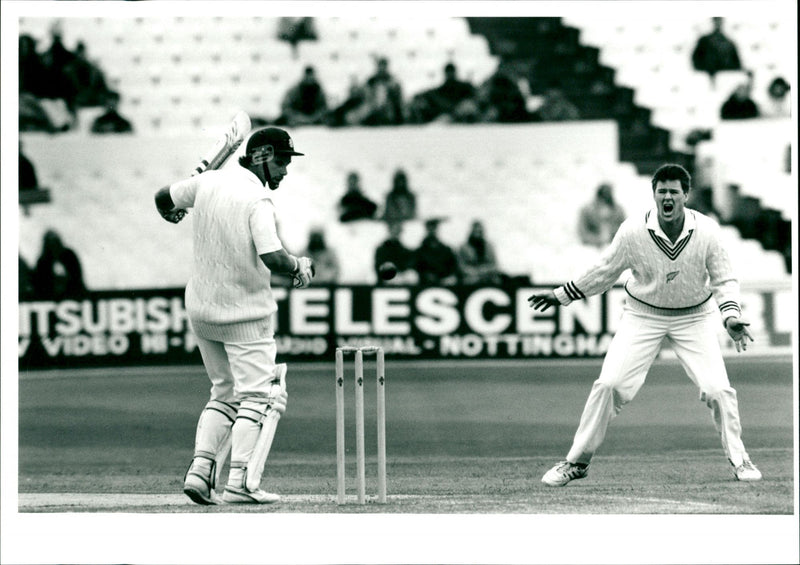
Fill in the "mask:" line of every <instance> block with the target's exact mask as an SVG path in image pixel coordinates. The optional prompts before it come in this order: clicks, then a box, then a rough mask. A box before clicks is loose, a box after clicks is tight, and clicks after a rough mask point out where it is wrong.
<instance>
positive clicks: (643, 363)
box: [567, 306, 748, 466]
mask: <svg viewBox="0 0 800 565" xmlns="http://www.w3.org/2000/svg"><path fill="white" fill-rule="evenodd" d="M719 323H720V322H719V317H718V316H716V315H715V314H714V313H711V314H709V313H700V314H690V315H683V316H660V315H653V314H648V313H642V312H638V311H635V310H632V309H631V308H630V307H629V306H626V308H625V310H624V312H623V315H622V319H621V321H620V325H619V328H618V331H617V333H616V334H615V336H614V339H612V340H611V344H610V346H609V349H608V352H607V353H606V357H605V360H604V361H603V368H602V370H601V372H600V377H599V378H598V379H597V380H596V381H595V382H594V385H593V386H592V391H591V393H590V394H589V398H588V399H587V401H586V406H585V407H584V409H583V414H582V416H581V421H580V424H579V426H578V430H577V432H576V433H575V438H574V440H573V444H572V448H571V449H570V450H569V453H568V454H567V460H568V461H572V462H573V463H589V461H590V460H591V458H592V456H593V455H594V453H595V451H596V450H597V448H598V447H600V444H601V443H602V442H603V439H604V438H605V434H606V430H607V429H608V425H609V423H610V422H611V419H612V418H614V417H615V416H616V415H617V414H619V412H620V411H621V410H622V407H623V406H624V405H625V404H627V403H628V402H630V401H631V400H633V398H634V396H636V393H637V392H638V391H639V389H640V388H641V386H642V385H643V384H644V381H645V377H646V376H647V372H648V370H649V369H650V366H651V365H652V364H653V361H654V360H655V358H656V355H658V352H659V350H660V348H661V345H662V342H663V341H664V340H667V341H668V342H669V343H670V344H671V345H672V347H673V349H674V351H675V353H676V354H677V357H678V359H679V360H680V363H681V365H682V366H683V368H684V370H685V371H686V374H687V375H688V376H689V378H690V379H691V380H692V382H694V384H695V385H696V386H697V387H698V389H699V390H700V400H702V401H704V402H706V404H707V405H708V407H709V408H710V409H711V415H712V420H713V422H714V425H715V427H716V428H717V431H718V432H719V434H720V438H721V440H722V446H723V449H724V450H725V454H726V456H727V457H728V459H729V460H730V461H731V463H733V464H734V465H736V466H738V465H739V464H741V462H742V461H743V460H744V459H747V458H748V456H747V452H746V451H745V448H744V445H743V443H742V440H741V425H740V420H739V407H738V402H737V399H736V391H735V390H734V389H733V388H731V386H730V382H729V381H728V374H727V371H726V370H725V364H724V362H723V360H722V351H721V350H720V346H719V338H718V336H717V332H718V329H719Z"/></svg>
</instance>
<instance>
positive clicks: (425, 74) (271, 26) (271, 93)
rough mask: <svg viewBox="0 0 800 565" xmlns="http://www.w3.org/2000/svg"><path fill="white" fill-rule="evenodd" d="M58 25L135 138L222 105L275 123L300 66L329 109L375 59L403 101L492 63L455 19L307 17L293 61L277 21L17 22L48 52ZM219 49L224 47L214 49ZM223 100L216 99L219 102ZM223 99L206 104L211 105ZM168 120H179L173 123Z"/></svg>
mask: <svg viewBox="0 0 800 565" xmlns="http://www.w3.org/2000/svg"><path fill="white" fill-rule="evenodd" d="M56 21H57V22H58V23H59V26H60V28H61V30H62V34H63V39H64V42H65V44H66V45H67V47H68V48H73V47H74V46H75V44H76V43H77V42H78V41H81V40H82V41H84V42H85V43H86V45H87V46H88V49H89V53H90V56H91V57H92V58H93V59H94V60H95V61H96V62H97V63H98V64H99V66H100V68H101V69H103V71H104V72H105V74H106V76H107V78H108V81H109V82H110V84H111V85H112V86H113V87H114V88H116V89H118V90H119V92H120V94H121V102H120V112H121V113H122V114H123V115H125V116H126V117H128V119H130V120H131V122H132V123H133V124H134V127H135V129H136V130H137V131H139V132H142V133H145V134H147V133H167V134H173V133H185V132H186V129H183V130H179V129H178V128H185V127H187V125H188V127H193V128H194V129H195V130H199V129H202V127H203V125H204V123H203V121H202V120H200V121H199V122H198V120H196V119H189V120H188V121H187V119H186V116H185V115H180V114H184V113H185V112H184V110H185V105H180V104H179V103H177V102H176V99H178V98H180V99H186V98H189V99H191V100H192V104H191V107H192V111H191V113H192V114H194V116H195V117H196V116H202V115H204V114H207V113H212V112H215V111H218V110H219V106H220V105H223V106H225V105H227V104H228V103H229V99H230V98H236V99H237V100H241V99H244V101H245V102H244V103H240V104H239V105H241V106H243V108H244V109H245V110H247V111H249V112H250V113H251V114H252V115H255V116H263V117H265V118H267V119H274V118H276V117H277V116H278V115H279V113H280V103H281V100H282V99H283V96H284V95H285V93H286V91H288V89H289V88H290V87H291V86H292V85H293V84H294V83H296V82H297V80H299V78H300V76H301V74H302V69H303V67H304V66H305V65H307V64H313V65H314V66H315V67H317V71H318V76H319V77H320V81H321V83H322V85H323V87H324V88H325V89H326V91H328V92H329V94H330V103H331V104H336V103H339V102H341V101H343V100H344V98H345V97H346V95H347V91H348V87H349V85H350V82H351V79H352V78H353V77H355V78H356V79H357V80H358V81H362V82H363V81H364V80H365V79H366V78H367V77H368V76H369V75H371V74H372V73H373V72H374V59H375V58H376V57H378V56H385V57H387V58H388V59H389V61H390V70H391V71H392V73H393V74H395V76H396V77H397V78H398V80H399V82H400V83H401V85H403V87H404V96H405V97H406V98H408V99H410V97H411V96H412V95H414V94H416V93H417V92H420V91H421V90H423V89H426V88H431V87H433V86H436V85H437V84H439V83H440V82H441V81H442V80H443V71H442V69H443V67H444V65H445V63H447V62H448V61H453V62H455V63H456V64H457V65H458V66H459V68H460V74H461V76H462V77H465V78H468V79H470V80H472V81H473V82H475V83H480V82H482V81H483V80H485V79H486V78H488V77H489V76H490V75H491V74H492V73H493V72H494V71H495V69H496V67H497V62H498V59H497V57H496V56H494V55H492V54H491V53H490V52H489V47H488V44H487V42H486V39H485V38H484V37H482V36H479V35H471V34H470V30H469V27H468V26H467V24H466V21H465V20H464V19H463V18H452V17H433V18H428V19H426V20H425V25H421V24H420V22H419V20H417V19H402V18H400V19H396V18H392V19H386V18H374V17H373V18H368V17H363V18H350V17H348V18H337V17H332V18H324V17H320V18H315V23H316V26H317V29H318V37H319V39H318V40H317V41H303V42H300V43H299V44H298V48H297V52H296V53H295V52H294V50H293V49H292V47H291V46H290V45H289V44H288V43H286V42H284V41H280V40H278V39H277V19H276V18H264V17H248V18H226V17H207V18H202V17H194V18H193V17H167V18H155V17H147V18H142V17H139V18H133V19H122V18H109V17H106V18H102V17H97V18H62V19H59V20H55V19H47V18H28V17H26V18H22V19H20V33H30V34H31V35H33V36H34V37H37V38H38V39H40V40H41V43H40V45H41V46H43V47H45V48H46V46H47V45H48V44H49V30H50V28H51V26H52V25H53V24H54V23H55V22H56ZM223 46H224V48H222V47H223ZM222 93H225V94H224V95H223V94H222ZM218 98H219V99H222V101H221V102H219V103H214V102H213V100H215V99H218ZM174 114H179V115H180V116H178V117H177V118H174V117H173V115H174Z"/></svg>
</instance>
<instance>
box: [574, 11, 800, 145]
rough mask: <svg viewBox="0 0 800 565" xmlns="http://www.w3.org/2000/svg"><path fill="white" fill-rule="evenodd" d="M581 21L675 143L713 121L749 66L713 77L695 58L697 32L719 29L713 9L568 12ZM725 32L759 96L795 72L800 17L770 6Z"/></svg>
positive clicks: (585, 34) (589, 40) (729, 21)
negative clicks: (658, 13)
mask: <svg viewBox="0 0 800 565" xmlns="http://www.w3.org/2000/svg"><path fill="white" fill-rule="evenodd" d="M562 19H563V21H564V23H566V24H568V25H571V26H574V27H576V28H578V29H579V30H580V32H581V41H582V43H584V44H588V45H593V46H596V47H599V48H600V62H601V63H603V64H606V65H608V66H610V67H612V68H614V69H615V70H616V71H617V74H616V79H617V82H618V83H619V84H621V85H624V86H630V87H631V88H633V89H634V90H635V100H636V102H637V103H639V104H641V105H642V106H645V107H647V108H651V109H652V110H653V111H654V112H653V122H654V124H655V125H658V126H660V127H663V128H665V129H667V130H669V131H671V132H672V133H673V135H672V137H671V144H672V146H673V149H675V150H686V149H687V146H686V144H685V137H686V134H687V133H689V132H690V131H692V130H693V129H695V128H713V127H714V126H716V125H717V124H718V123H719V122H720V119H719V109H720V107H721V105H722V102H723V101H724V100H725V99H726V98H727V97H728V96H729V95H730V93H731V92H732V91H733V89H734V88H735V87H736V85H737V84H739V83H741V82H743V81H744V80H745V78H746V76H745V74H744V73H743V72H742V73H738V72H736V73H723V74H722V75H721V77H718V80H716V81H715V82H714V83H712V82H711V81H710V80H709V78H708V76H707V75H706V74H705V73H701V72H698V71H695V70H694V69H693V68H692V66H691V53H692V49H693V48H694V45H695V42H696V41H697V38H698V37H700V36H701V35H703V34H705V33H708V32H709V31H711V29H710V26H711V21H710V18H709V17H705V16H689V17H684V16H682V17H680V18H673V19H664V18H654V19H653V21H652V22H649V23H648V22H647V21H644V20H643V19H642V18H631V20H630V21H624V20H622V21H616V22H615V23H614V24H613V25H612V24H609V22H608V20H605V19H603V18H597V17H593V16H591V15H582V14H580V13H577V12H576V13H573V14H571V15H569V16H566V17H564V18H562ZM724 29H725V32H726V34H727V35H728V36H729V37H731V39H732V40H733V41H734V42H736V44H737V46H738V48H739V54H740V58H741V60H742V65H743V67H744V68H745V69H748V70H751V71H753V75H754V82H753V92H752V96H753V99H754V100H755V101H756V103H757V104H758V103H760V102H763V101H764V100H765V98H766V90H767V85H768V84H769V82H770V81H771V80H772V79H773V78H775V77H776V76H784V77H786V76H791V73H790V71H791V69H790V67H789V59H788V58H787V55H788V54H789V53H795V52H796V39H793V38H792V36H791V33H792V29H793V25H792V22H788V21H782V20H781V19H780V18H779V17H776V16H775V14H774V13H772V12H771V10H768V9H765V10H764V12H763V13H761V14H759V15H757V16H756V17H750V18H744V17H742V16H739V17H736V16H733V17H726V18H725V27H724Z"/></svg>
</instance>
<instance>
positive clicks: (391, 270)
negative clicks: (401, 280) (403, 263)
mask: <svg viewBox="0 0 800 565" xmlns="http://www.w3.org/2000/svg"><path fill="white" fill-rule="evenodd" d="M378 275H379V276H380V277H381V278H382V279H383V280H385V281H388V280H391V279H393V278H394V277H395V275H397V265H395V264H394V263H392V262H391V261H386V262H385V263H381V265H380V267H378Z"/></svg>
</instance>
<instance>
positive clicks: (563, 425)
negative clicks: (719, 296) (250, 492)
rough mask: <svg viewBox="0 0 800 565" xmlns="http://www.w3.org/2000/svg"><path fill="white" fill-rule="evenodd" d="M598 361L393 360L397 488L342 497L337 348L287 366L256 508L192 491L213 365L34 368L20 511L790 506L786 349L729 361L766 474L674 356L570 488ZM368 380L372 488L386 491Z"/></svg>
mask: <svg viewBox="0 0 800 565" xmlns="http://www.w3.org/2000/svg"><path fill="white" fill-rule="evenodd" d="M598 369H599V362H598V361H574V362H571V361H564V362H559V363H554V362H538V363H537V362H526V363H511V362H508V363H496V364H491V363H464V362H462V363H439V364H420V363H412V362H391V361H389V362H388V364H387V389H386V395H387V453H388V484H389V495H390V500H389V504H387V505H379V504H376V503H373V502H371V503H369V504H367V505H365V506H360V505H356V504H347V505H345V506H337V505H336V504H335V501H334V493H335V465H336V462H335V412H334V402H333V393H334V388H333V366H332V364H327V363H325V364H306V365H299V366H293V367H290V372H289V376H288V388H289V406H288V410H287V413H286V415H285V416H284V418H283V419H282V420H281V424H280V427H279V429H278V434H277V435H276V439H275V443H274V444H273V448H272V452H271V454H270V458H269V461H268V463H267V467H266V470H265V474H264V480H263V487H264V488H265V489H267V490H271V491H274V492H278V493H280V494H282V495H283V496H284V499H283V500H282V501H281V503H279V504H276V505H273V506H268V507H256V508H250V507H245V508H243V507H239V506H236V507H229V506H217V507H199V506H196V505H194V504H192V503H191V502H190V501H189V500H188V499H186V498H185V497H183V495H182V494H181V485H182V479H183V474H184V472H185V469H186V467H187V465H188V463H189V460H190V459H191V455H192V448H193V442H194V427H195V424H196V420H197V416H198V415H199V413H200V410H201V409H202V407H203V405H204V404H205V401H206V395H207V391H208V383H207V380H206V377H205V375H204V373H203V370H202V367H199V366H198V367H182V368H175V367H172V368H147V369H130V370H118V369H115V370H108V371H106V370H102V369H92V370H76V371H59V372H42V373H31V374H21V375H20V381H19V385H20V388H19V405H20V412H19V438H20V441H19V492H20V497H19V511H20V512H32V513H50V512H137V513H140V512H143V513H150V512H153V513H164V512H166V513H196V512H206V513H229V512H237V513H252V512H268V513H422V514H430V513H441V514H472V513H479V514H484V513H492V514H497V513H501V514H504V513H505V514H792V513H793V512H794V501H793V488H794V483H793V461H794V453H793V445H794V442H793V437H792V433H793V430H792V422H793V419H792V410H793V402H792V374H791V360H790V359H781V360H777V361H776V360H769V359H758V358H746V357H744V356H742V357H739V358H736V359H735V360H734V361H731V362H730V363H729V372H730V376H731V381H732V383H733V385H734V387H735V388H737V390H738V393H739V399H740V410H741V413H742V421H743V427H744V434H743V437H744V440H745V444H746V446H747V447H748V449H749V451H750V454H751V457H752V458H753V460H754V461H755V462H756V464H757V465H758V466H759V468H760V469H761V470H762V472H763V473H764V480H763V481H761V482H760V483H738V482H736V481H735V480H733V474H732V469H731V467H730V465H729V464H728V462H727V461H726V460H725V458H724V455H723V452H722V448H721V445H720V443H719V439H718V437H717V434H716V432H715V430H714V428H713V425H712V423H711V418H710V414H709V413H708V409H707V408H706V407H705V405H704V404H703V403H701V402H699V401H698V400H697V392H696V390H695V389H694V387H693V385H692V384H691V382H690V381H689V380H688V378H687V377H686V376H685V375H684V374H683V372H682V370H681V368H680V367H679V366H678V365H677V364H676V363H675V362H674V361H659V362H657V363H656V365H655V366H654V367H653V369H652V370H651V373H650V375H649V376H648V382H646V383H645V385H644V387H643V388H642V390H641V392H640V393H639V395H638V396H637V398H636V399H634V401H633V402H632V403H631V404H630V405H628V406H627V407H626V408H625V410H624V411H623V412H622V413H621V415H620V416H619V417H618V418H616V419H615V420H614V421H613V422H612V424H611V427H610V428H609V432H608V435H607V438H606V441H605V443H604V445H603V446H602V447H601V449H600V451H599V452H598V453H597V455H596V456H595V459H594V462H593V463H592V466H591V467H590V473H589V476H588V477H587V478H586V479H582V480H579V481H574V482H573V483H571V484H569V485H568V486H566V487H562V488H552V487H546V486H545V485H543V484H542V483H541V482H540V479H541V476H542V474H543V473H544V472H545V471H546V470H547V469H548V468H549V467H550V466H552V465H553V464H555V463H556V462H557V461H558V460H560V459H561V458H563V456H564V454H565V453H566V451H567V449H568V448H569V445H570V442H571V439H572V434H573V433H574V431H575V427H576V426H577V422H578V419H579V417H580V412H581V410H582V407H583V403H584V402H585V399H586V395H587V394H588V392H589V388H590V386H591V383H592V381H593V379H594V378H595V377H596V374H597V372H598ZM351 370H352V367H349V368H348V371H351ZM371 370H372V365H371V363H369V362H368V363H366V367H365V374H366V375H371V374H374V372H373V373H370V371H371ZM351 374H352V373H350V372H348V377H349V376H350V375H351ZM347 384H349V382H348V383H347ZM370 384H371V383H369V382H368V383H367V391H366V392H367V402H366V405H367V414H366V421H367V437H366V441H367V444H366V445H367V457H368V459H367V481H368V482H367V492H368V494H369V493H370V492H372V493H374V492H375V431H374V429H373V425H372V423H373V422H374V399H373V398H372V397H371V396H370V391H371V390H372V389H371V387H370V386H369V385H370ZM349 391H352V387H350V388H349ZM347 392H348V387H347V386H346V393H347ZM350 400H351V399H350V398H348V411H347V414H346V419H347V423H348V430H347V442H348V460H347V465H348V491H349V493H351V494H352V493H354V491H355V488H354V487H355V484H354V482H355V481H354V477H355V456H354V446H355V440H354V438H355V436H354V419H353V413H352V410H353V407H352V402H349V401H350Z"/></svg>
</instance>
